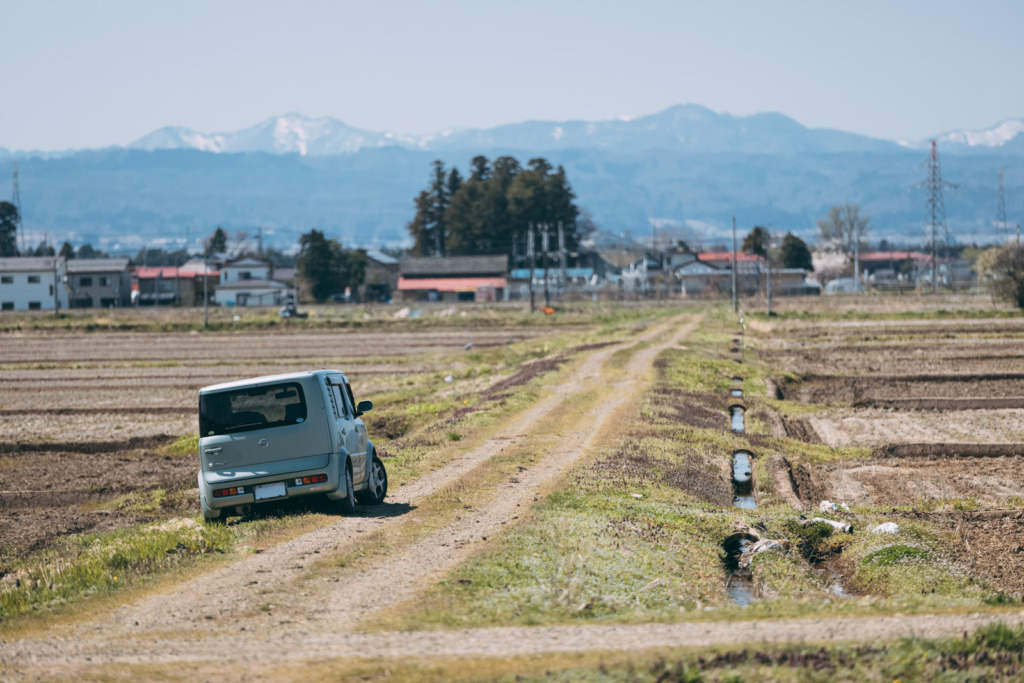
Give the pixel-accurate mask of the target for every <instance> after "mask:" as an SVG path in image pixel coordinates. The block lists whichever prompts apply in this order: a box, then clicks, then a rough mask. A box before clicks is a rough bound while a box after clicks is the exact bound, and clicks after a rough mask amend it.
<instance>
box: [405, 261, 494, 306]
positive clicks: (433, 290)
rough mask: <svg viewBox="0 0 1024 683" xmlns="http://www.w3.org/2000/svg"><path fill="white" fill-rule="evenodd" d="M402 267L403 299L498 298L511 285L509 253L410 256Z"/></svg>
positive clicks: (492, 299) (463, 299) (471, 299)
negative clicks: (436, 256)
mask: <svg viewBox="0 0 1024 683" xmlns="http://www.w3.org/2000/svg"><path fill="white" fill-rule="evenodd" d="M398 270H399V276H398V291H399V292H401V295H402V300H403V301H453V302H454V301H498V300H500V299H502V298H504V296H505V292H506V290H507V288H508V256H448V257H442V258H420V257H409V258H404V259H402V260H401V261H399V263H398Z"/></svg>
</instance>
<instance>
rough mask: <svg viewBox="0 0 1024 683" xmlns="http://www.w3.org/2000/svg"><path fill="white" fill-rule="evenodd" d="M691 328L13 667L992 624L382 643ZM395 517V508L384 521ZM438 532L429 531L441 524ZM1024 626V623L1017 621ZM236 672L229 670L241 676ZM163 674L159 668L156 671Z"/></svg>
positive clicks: (936, 622) (841, 624) (71, 629)
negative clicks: (554, 431)
mask: <svg viewBox="0 0 1024 683" xmlns="http://www.w3.org/2000/svg"><path fill="white" fill-rule="evenodd" d="M696 324H697V321H696V320H694V319H675V320H673V321H670V322H668V323H665V324H663V325H660V326H657V327H655V328H652V329H650V330H648V331H647V332H645V333H644V334H643V335H640V336H639V337H638V338H636V339H635V340H633V341H631V342H630V343H629V344H624V345H620V346H612V347H608V348H604V349H601V350H597V351H593V352H591V353H589V354H588V355H587V356H585V357H584V358H582V359H581V360H580V361H579V362H578V364H577V365H576V367H574V368H573V371H572V372H571V373H568V375H567V376H568V377H569V379H568V380H567V381H566V383H565V384H562V385H560V386H556V387H551V388H550V389H549V390H548V391H547V392H545V393H544V394H542V396H541V397H540V398H539V399H538V400H537V401H536V402H535V403H534V404H533V405H532V406H531V407H530V408H528V409H527V410H525V411H523V412H522V413H520V414H519V415H517V416H515V417H513V418H511V419H510V420H509V422H508V423H507V424H506V425H504V426H502V427H501V428H500V429H499V430H498V431H497V433H495V434H494V435H493V436H492V437H491V438H489V439H488V440H487V441H486V442H485V443H484V444H482V445H481V446H479V447H477V448H474V449H471V450H469V451H468V452H466V453H465V454H464V455H462V456H461V457H459V458H457V459H455V460H453V461H451V462H449V463H447V464H446V465H444V466H443V467H441V468H439V469H437V470H434V471H433V472H431V473H428V474H426V475H424V476H422V477H420V478H418V479H416V480H415V481H412V482H410V483H409V484H408V485H407V486H404V487H400V488H398V489H397V490H396V491H394V492H393V494H392V500H393V501H394V502H393V506H394V508H393V509H397V510H398V511H405V512H404V513H403V514H388V513H386V512H383V513H381V516H365V517H354V518H344V519H339V520H338V521H337V522H335V523H333V524H330V525H328V526H326V527H323V528H320V529H318V530H316V531H313V532H311V533H308V534H305V535H303V536H300V537H298V538H295V539H292V540H290V541H287V542H284V543H280V544H278V545H276V546H274V547H272V548H270V549H268V550H266V551H265V552H263V553H261V554H257V555H252V556H250V557H246V558H244V559H241V560H238V561H234V562H231V563H230V564H228V565H226V566H222V567H219V568H217V569H214V570H212V571H209V572H206V573H204V574H203V575H201V576H199V577H197V578H195V579H192V580H188V581H184V582H182V583H180V584H178V585H177V586H175V587H173V588H172V589H170V590H167V591H165V592H162V593H159V594H154V595H150V596H148V597H146V598H144V599H142V600H139V601H137V602H134V603H131V604H127V605H124V606H122V607H121V608H119V609H116V610H114V611H113V612H111V613H110V614H108V615H105V616H104V617H102V618H98V619H95V620H92V621H89V622H85V623H72V624H68V625H64V626H61V627H59V628H57V629H54V630H53V631H51V632H49V633H47V634H45V635H35V636H30V637H25V638H22V639H18V640H3V641H0V671H2V676H0V677H2V678H5V679H11V680H20V679H31V678H37V677H42V678H50V677H62V676H64V675H66V674H68V673H71V672H75V673H80V674H81V673H85V674H89V673H93V674H97V675H98V674H100V672H104V671H109V667H111V666H114V667H116V666H118V665H124V664H129V665H145V666H147V667H157V668H156V669H155V670H158V671H161V672H162V673H166V674H167V675H169V676H172V677H173V676H174V675H175V672H176V671H178V672H179V673H181V671H180V670H178V669H176V667H177V666H183V665H188V666H189V667H195V666H201V667H203V668H204V669H205V668H206V667H209V671H213V670H214V668H218V669H217V670H218V675H217V678H218V679H224V678H229V679H231V678H238V679H241V678H245V677H246V676H248V675H253V674H258V673H259V672H261V671H265V670H266V669H267V667H272V666H274V665H278V664H281V663H283V662H289V661H291V662H294V661H297V660H303V659H307V658H315V659H316V660H317V661H323V660H324V659H329V658H332V657H361V658H367V657H369V658H374V657H383V658H403V659H408V658H413V659H415V658H424V657H436V656H486V657H493V656H513V655H519V654H535V653H544V652H570V651H573V652H575V651H588V650H638V651H639V650H647V649H650V648H656V647H672V646H703V645H721V644H732V643H735V644H739V643H750V642H755V643H756V642H800V641H820V640H845V639H863V638H893V637H898V636H903V635H912V634H913V635H928V636H930V635H957V634H959V633H962V632H963V631H964V630H970V629H973V628H975V627H977V626H979V625H981V624H983V623H987V622H988V621H989V620H990V619H991V617H986V616H979V615H942V616H917V617H911V618H900V617H867V618H831V619H821V618H813V619H792V620H785V621H772V622H757V621H749V622H740V623H736V622H732V623H717V622H709V623H681V624H642V625H628V626H566V627H544V628H518V627H517V628H494V629H474V630H463V631H449V632H418V633H384V634H367V633H364V632H361V631H360V628H361V627H363V626H366V625H369V624H372V621H373V618H374V616H375V615H376V614H379V613H380V611H381V610H385V609H389V608H394V607H395V606H396V605H401V604H402V603H403V602H404V601H407V600H410V599H412V598H414V597H415V596H416V595H418V594H419V593H421V592H422V591H424V590H426V589H428V588H429V587H431V586H432V585H434V584H435V583H436V581H438V580H439V579H441V578H443V577H444V576H445V575H446V574H447V573H448V572H450V571H451V570H452V569H453V568H455V567H457V566H458V565H460V564H461V563H463V562H465V561H466V560H467V559H468V558H470V557H471V556H472V555H473V554H474V553H476V552H479V551H480V550H481V549H482V548H483V547H484V545H485V544H486V542H487V541H486V539H487V538H489V537H493V536H494V535H497V534H499V533H500V531H501V529H502V528H503V526H504V525H506V524H508V523H512V522H513V521H514V520H515V519H516V518H517V517H518V516H520V515H521V514H522V513H523V511H524V510H525V509H527V508H528V507H529V506H530V504H531V503H532V501H534V500H535V499H536V498H537V496H538V494H541V493H543V492H545V491H546V490H548V489H549V488H550V487H551V486H553V485H554V484H555V483H557V482H558V481H559V480H560V478H561V477H562V476H563V475H564V474H565V473H566V472H567V471H568V470H569V469H570V468H571V467H572V466H573V465H574V464H575V463H576V462H578V461H579V460H580V459H581V458H582V457H584V456H585V455H586V454H587V453H588V452H590V450H591V449H592V448H593V447H594V446H595V445H597V444H599V443H601V440H602V437H603V435H604V434H611V433H613V432H610V431H608V430H613V429H614V425H615V424H616V414H617V413H618V412H619V411H622V410H626V409H628V408H629V407H630V406H631V405H632V404H633V403H634V401H635V399H636V398H638V397H639V396H640V394H641V392H642V391H643V390H644V388H645V385H646V382H645V378H646V377H647V376H648V373H650V372H651V368H652V365H653V362H654V359H655V358H656V356H657V354H658V353H659V352H660V351H662V350H663V349H665V348H669V347H672V346H674V345H677V344H679V343H680V342H681V341H682V340H683V339H685V338H686V336H687V335H688V334H689V333H690V332H691V331H692V330H693V329H694V328H695V327H696ZM640 341H644V342H647V343H648V344H647V345H639V346H637V347H636V349H635V350H634V352H633V353H632V354H631V355H630V356H629V358H628V360H627V361H626V362H625V363H624V364H623V365H622V366H621V367H618V368H616V371H615V373H614V380H613V381H612V384H613V386H612V389H613V391H611V392H608V393H609V396H610V398H609V399H608V400H605V401H602V402H600V404H599V405H598V407H597V408H595V409H593V410H590V411H587V412H586V414H585V417H584V418H582V419H580V420H579V421H577V422H576V423H575V424H573V426H572V428H571V429H570V430H567V431H565V432H564V433H562V434H559V435H557V437H556V438H551V437H550V436H548V438H542V437H543V436H544V435H537V434H536V433H535V432H536V426H537V425H538V424H539V423H541V422H542V421H543V420H544V419H545V417H546V416H548V415H550V414H551V413H552V412H554V411H555V410H556V409H558V407H559V406H562V405H565V404H566V403H567V402H571V401H573V400H574V398H575V399H579V397H584V396H587V395H593V394H600V393H601V392H606V391H607V390H608V379H607V378H608V376H609V375H608V374H607V373H602V368H603V367H604V366H605V364H606V363H607V362H608V361H609V360H610V359H611V358H612V356H613V354H614V353H615V352H616V351H618V350H619V349H621V348H623V347H625V346H629V345H631V344H635V343H637V342H640ZM527 443H528V444H529V447H530V448H531V449H533V451H532V452H534V453H535V462H534V463H533V464H532V465H531V466H530V467H529V468H527V469H526V470H525V471H524V472H522V473H520V474H519V475H518V476H516V477H514V478H511V479H509V480H507V481H503V482H501V483H500V484H498V485H497V488H498V490H497V491H493V492H492V493H493V495H490V496H488V497H487V498H486V500H487V502H486V503H485V504H482V505H479V506H478V507H476V508H474V509H473V510H471V511H469V512H466V513H465V514H462V515H460V516H459V517H457V518H455V519H454V520H453V521H449V522H448V523H447V524H445V525H443V526H441V527H440V528H437V529H434V530H432V531H426V532H423V533H412V534H410V535H409V538H410V539H411V540H410V541H409V542H408V543H407V544H405V545H404V546H402V547H401V548H400V549H399V551H398V552H396V553H393V554H392V555H389V556H388V557H387V558H386V561H382V562H380V563H379V565H378V566H376V567H375V568H374V570H372V571H366V570H360V569H358V565H357V567H356V568H352V569H346V568H335V569H332V570H330V571H325V570H324V569H323V567H322V566H321V567H320V568H315V567H314V565H315V564H316V561H317V560H319V559H323V558H327V557H330V556H332V555H335V554H339V553H342V552H344V551H345V549H346V548H347V547H349V546H351V545H352V544H353V543H356V542H358V541H359V540H360V539H361V538H363V537H365V535H366V534H371V533H374V532H379V533H383V534H388V533H390V532H391V530H393V529H397V528H398V527H399V525H415V524H417V523H420V522H422V521H424V520H420V519H418V518H417V515H419V514H421V513H418V512H417V511H416V509H415V506H416V505H417V504H418V503H420V502H422V501H425V500H427V499H429V498H430V497H431V496H435V495H438V494H439V493H441V492H443V491H444V490H445V489H446V487H450V486H452V485H453V484H455V483H457V482H459V481H460V480H461V479H463V478H465V477H466V476H467V475H468V474H470V473H471V472H473V470H475V469H476V468H478V467H481V466H484V465H486V464H487V463H488V462H489V461H491V460H493V459H494V458H495V457H497V456H499V455H500V454H502V453H503V452H504V451H505V450H506V449H510V448H519V447H523V446H524V445H525V444H527ZM387 507H388V506H380V509H384V508H387ZM425 528H426V527H425ZM1004 620H1006V621H1009V622H1011V623H1020V622H1024V613H1012V614H1008V615H1005V617H1004ZM227 664H230V665H231V666H230V668H229V669H228V670H224V667H225V665H227ZM147 670H149V671H153V670H154V669H147Z"/></svg>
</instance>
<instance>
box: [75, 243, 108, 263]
mask: <svg viewBox="0 0 1024 683" xmlns="http://www.w3.org/2000/svg"><path fill="white" fill-rule="evenodd" d="M77 256H78V258H81V259H86V258H107V253H106V252H105V251H100V250H99V249H93V246H92V245H91V244H88V243H87V244H83V245H82V246H80V247H79V248H78V254H77Z"/></svg>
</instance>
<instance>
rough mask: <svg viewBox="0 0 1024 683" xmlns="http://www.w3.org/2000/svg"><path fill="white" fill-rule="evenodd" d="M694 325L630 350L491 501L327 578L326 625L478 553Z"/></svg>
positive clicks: (591, 374) (559, 474)
mask: <svg viewBox="0 0 1024 683" xmlns="http://www.w3.org/2000/svg"><path fill="white" fill-rule="evenodd" d="M696 325H697V321H691V322H689V323H688V324H686V325H684V326H683V327H681V328H679V329H678V330H677V331H675V332H674V333H673V334H672V335H670V336H669V337H668V338H667V339H665V340H664V341H661V342H656V343H654V344H652V345H651V346H648V347H646V348H643V349H641V350H638V351H636V352H635V353H634V354H633V356H632V358H630V359H629V360H628V361H627V362H626V364H625V366H624V367H623V368H622V371H621V376H620V379H619V380H617V381H615V382H612V383H611V386H613V387H615V391H614V392H613V397H612V398H611V399H610V400H606V401H603V402H602V403H601V405H599V406H598V407H597V408H596V409H594V410H591V411H589V412H588V413H587V414H586V417H585V418H584V419H583V421H582V422H580V423H577V424H576V425H575V429H574V430H573V431H571V432H569V433H565V434H556V435H551V436H549V437H548V438H547V439H543V437H541V438H538V439H535V440H534V441H545V440H546V441H547V444H543V443H539V444H530V445H532V446H534V447H535V448H538V449H543V451H546V452H543V454H542V455H541V454H539V455H538V457H537V462H536V463H535V464H534V465H533V466H531V467H529V468H528V469H527V470H526V471H524V472H521V473H520V474H519V475H517V476H516V477H514V478H513V479H512V480H511V481H508V482H505V483H504V484H502V485H501V488H500V491H499V492H498V493H497V495H496V496H494V498H493V500H491V501H490V502H489V503H487V504H485V505H483V506H481V507H480V508H479V509H474V510H472V511H470V514H464V515H461V519H458V520H457V521H454V522H452V523H451V524H449V525H447V526H446V527H445V528H443V529H441V530H440V531H437V532H435V533H432V534H428V535H426V536H425V537H423V538H421V539H419V540H418V541H415V542H414V543H413V544H411V545H410V546H408V547H407V548H406V549H405V550H404V551H403V552H402V553H400V554H399V555H398V556H391V557H388V558H387V560H386V561H385V562H383V563H381V566H380V570H379V571H375V572H373V573H372V574H371V573H360V574H359V575H357V576H353V577H342V578H341V580H340V581H339V582H337V583H330V584H328V585H329V586H331V587H332V589H331V590H329V592H328V594H327V595H321V596H320V597H322V598H324V599H322V600H321V601H320V602H319V605H320V607H321V610H322V613H323V615H324V618H325V619H326V621H327V623H326V624H325V625H326V626H327V627H328V628H330V629H331V630H335V631H343V630H347V629H351V628H358V627H359V626H360V625H361V624H362V623H365V622H367V621H369V620H371V619H372V617H373V615H374V614H375V613H376V612H377V611H379V610H382V609H385V608H388V607H393V606H395V605H398V604H401V603H402V602H405V601H407V600H409V599H412V598H414V597H415V596H416V595H417V594H419V593H421V592H422V591H424V590H426V589H428V588H429V587H431V586H432V585H433V584H434V583H435V582H436V581H438V580H440V579H441V578H443V577H444V576H446V575H447V574H448V573H449V572H450V571H451V570H453V569H455V568H456V567H458V566H459V565H461V564H463V563H464V562H465V561H466V560H468V559H469V558H470V557H471V556H472V555H473V554H475V553H476V552H478V551H479V550H480V547H481V545H483V544H484V543H486V541H487V538H488V537H491V536H493V535H495V534H499V533H501V530H502V527H503V526H504V525H506V524H507V523H509V522H512V521H513V520H514V519H515V518H516V517H517V516H518V514H517V512H516V510H517V509H519V510H520V511H521V512H522V511H525V510H526V509H527V508H529V507H530V504H531V502H532V501H534V500H536V499H537V496H538V495H540V494H542V493H543V492H544V491H545V490H546V489H547V488H548V487H549V486H550V485H551V484H553V483H555V482H557V481H558V480H560V479H561V478H563V477H564V476H565V475H566V474H567V473H568V471H569V470H570V469H571V468H572V467H573V466H574V465H575V464H576V463H577V462H578V461H579V460H580V459H581V458H582V457H583V456H584V455H586V454H587V453H588V452H589V451H590V449H591V448H592V447H593V445H594V443H595V441H597V440H598V437H599V436H600V435H601V433H602V431H604V430H605V429H607V428H608V426H609V424H610V420H611V419H612V418H613V416H614V415H615V414H616V413H618V412H619V411H620V410H621V409H623V408H625V407H627V406H628V405H629V404H630V403H631V402H633V401H634V400H635V399H636V398H638V397H639V396H640V395H641V393H642V391H643V389H644V384H643V382H641V381H638V380H640V379H641V378H642V377H643V376H644V374H645V373H646V371H647V370H648V369H650V368H651V367H652V366H653V364H654V359H655V358H656V357H657V355H658V354H659V353H660V352H661V351H662V350H664V349H666V348H669V347H671V346H674V345H676V344H678V343H679V342H680V341H681V340H682V339H684V338H686V337H687V336H689V334H690V333H691V332H692V331H693V330H694V329H695V327H696ZM604 381H605V380H604V379H603V375H602V374H601V373H600V367H597V368H594V367H593V365H591V366H590V367H589V368H588V369H587V370H586V371H584V372H580V373H576V375H575V376H574V379H573V381H572V382H570V383H568V384H566V385H563V386H561V387H558V394H559V395H561V396H567V395H570V394H572V393H578V392H579V391H581V389H582V390H583V391H586V390H588V389H591V388H592V389H594V390H596V389H597V388H598V387H595V386H594V385H595V384H597V383H601V382H604ZM538 426H539V425H534V427H538ZM300 604H301V603H300ZM288 607H289V608H291V607H293V606H292V605H289V606H288ZM310 609H311V608H310V607H305V609H301V608H300V609H299V610H295V609H288V612H289V613H292V614H296V616H298V614H303V613H305V614H308V613H309V611H310Z"/></svg>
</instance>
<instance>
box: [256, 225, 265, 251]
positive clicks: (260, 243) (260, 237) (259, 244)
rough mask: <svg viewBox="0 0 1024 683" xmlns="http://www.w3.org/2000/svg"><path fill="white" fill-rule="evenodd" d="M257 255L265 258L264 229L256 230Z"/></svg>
mask: <svg viewBox="0 0 1024 683" xmlns="http://www.w3.org/2000/svg"><path fill="white" fill-rule="evenodd" d="M256 255H257V256H259V257H260V258H263V228H262V227H259V228H256Z"/></svg>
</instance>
